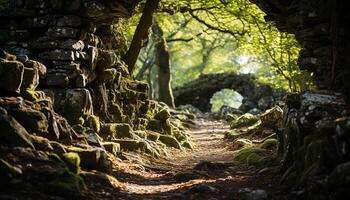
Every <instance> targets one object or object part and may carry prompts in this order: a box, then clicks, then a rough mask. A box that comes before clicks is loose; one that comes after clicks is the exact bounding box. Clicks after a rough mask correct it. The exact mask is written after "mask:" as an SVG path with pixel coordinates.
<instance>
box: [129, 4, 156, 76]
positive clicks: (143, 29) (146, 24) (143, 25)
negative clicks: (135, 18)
mask: <svg viewBox="0 0 350 200" xmlns="http://www.w3.org/2000/svg"><path fill="white" fill-rule="evenodd" d="M159 2H160V0H147V1H146V4H145V7H144V9H143V13H142V16H141V19H140V21H139V23H138V25H137V27H136V30H135V34H134V36H133V38H132V41H131V44H130V48H129V50H128V51H127V52H126V54H125V55H124V57H123V61H124V62H125V63H126V64H127V65H128V69H129V73H130V75H132V73H133V71H134V68H135V63H136V61H137V57H138V56H139V53H140V50H141V48H142V46H143V42H144V40H146V39H147V38H148V34H149V28H150V27H151V26H152V18H153V13H154V12H155V10H156V9H157V7H158V4H159Z"/></svg>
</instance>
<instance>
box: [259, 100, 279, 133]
mask: <svg viewBox="0 0 350 200" xmlns="http://www.w3.org/2000/svg"><path fill="white" fill-rule="evenodd" d="M260 119H261V124H262V126H264V127H268V128H273V129H278V128H281V127H282V123H283V110H282V109H281V108H280V107H279V106H275V107H273V108H271V109H269V110H266V111H265V112H264V113H263V114H261V116H260Z"/></svg>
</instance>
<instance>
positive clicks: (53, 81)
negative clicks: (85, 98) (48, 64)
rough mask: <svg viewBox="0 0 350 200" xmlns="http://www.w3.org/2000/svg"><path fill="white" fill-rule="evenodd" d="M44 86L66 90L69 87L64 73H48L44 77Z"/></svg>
mask: <svg viewBox="0 0 350 200" xmlns="http://www.w3.org/2000/svg"><path fill="white" fill-rule="evenodd" d="M46 85H47V86H53V87H60V88H66V87H68V85H69V78H68V76H67V74H65V73H48V74H47V75H46Z"/></svg>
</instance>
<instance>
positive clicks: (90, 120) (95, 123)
mask: <svg viewBox="0 0 350 200" xmlns="http://www.w3.org/2000/svg"><path fill="white" fill-rule="evenodd" d="M84 121H85V122H84V126H85V127H90V128H92V129H93V130H94V131H96V133H99V132H100V130H101V126H100V118H99V117H97V116H96V115H89V116H87V117H86V119H85V120H84Z"/></svg>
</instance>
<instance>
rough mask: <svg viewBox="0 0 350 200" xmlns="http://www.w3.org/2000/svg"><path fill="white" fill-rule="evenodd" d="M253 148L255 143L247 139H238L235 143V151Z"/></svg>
mask: <svg viewBox="0 0 350 200" xmlns="http://www.w3.org/2000/svg"><path fill="white" fill-rule="evenodd" d="M251 146H253V142H252V141H251V140H249V139H246V138H238V139H236V140H235V141H234V142H233V148H234V149H241V148H246V147H251Z"/></svg>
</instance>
